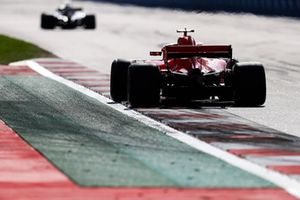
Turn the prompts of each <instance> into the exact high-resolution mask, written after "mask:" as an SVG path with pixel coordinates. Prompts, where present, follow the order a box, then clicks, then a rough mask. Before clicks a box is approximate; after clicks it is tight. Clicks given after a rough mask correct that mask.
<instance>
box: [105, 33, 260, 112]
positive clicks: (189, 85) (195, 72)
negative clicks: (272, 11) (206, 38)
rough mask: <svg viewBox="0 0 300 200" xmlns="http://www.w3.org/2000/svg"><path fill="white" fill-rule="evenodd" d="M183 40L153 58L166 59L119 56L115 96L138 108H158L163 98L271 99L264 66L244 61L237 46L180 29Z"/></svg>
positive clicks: (237, 101) (240, 102) (237, 102)
mask: <svg viewBox="0 0 300 200" xmlns="http://www.w3.org/2000/svg"><path fill="white" fill-rule="evenodd" d="M177 32H178V33H183V36H181V37H179V38H178V41H177V44H170V45H166V46H164V47H163V48H162V50H161V51H158V52H150V55H152V56H161V55H162V59H161V60H134V61H126V60H121V59H117V60H114V61H113V63H112V66H111V85H110V90H111V97H112V99H113V100H114V101H116V102H123V101H128V103H129V104H130V105H131V106H132V107H151V106H157V105H159V104H160V102H161V101H162V100H166V99H176V100H181V101H182V100H184V101H194V100H213V101H221V102H222V101H223V102H224V101H227V102H229V101H230V102H232V103H233V104H235V105H239V106H260V105H262V104H264V102H265V99H266V78H265V70H264V67H263V65H262V64H260V63H257V62H245V63H242V62H238V61H237V60H235V59H233V58H232V48H231V45H203V44H196V42H195V40H194V39H193V38H192V37H191V36H189V35H188V33H189V32H194V30H187V29H184V30H178V31H177Z"/></svg>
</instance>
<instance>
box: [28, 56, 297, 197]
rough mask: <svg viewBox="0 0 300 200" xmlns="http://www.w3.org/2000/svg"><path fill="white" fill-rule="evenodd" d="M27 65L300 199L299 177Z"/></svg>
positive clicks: (35, 66) (31, 64)
mask: <svg viewBox="0 0 300 200" xmlns="http://www.w3.org/2000/svg"><path fill="white" fill-rule="evenodd" d="M27 65H28V66H29V67H30V68H31V69H33V70H35V71H36V72H38V73H39V74H41V75H43V76H45V77H48V78H50V79H52V80H55V81H58V82H60V83H62V84H64V85H66V86H68V87H70V88H72V89H74V90H77V91H79V92H81V93H83V94H85V95H87V96H89V97H92V98H94V99H96V100H98V101H99V102H101V103H104V104H106V105H107V106H109V107H111V108H113V109H115V110H117V111H119V112H121V113H123V114H125V115H127V116H130V117H132V118H134V119H136V120H138V121H140V122H142V123H144V124H146V125H148V126H150V127H153V128H155V129H157V130H159V131H161V132H163V133H165V134H166V135H168V136H170V137H172V138H175V139H176V140H179V141H181V142H183V143H185V144H188V145H189V146H191V147H193V148H195V149H197V150H199V151H202V152H205V153H207V154H209V155H212V156H214V157H217V158H219V159H221V160H223V161H225V162H227V163H229V164H231V165H233V166H236V167H238V168H241V169H243V170H245V171H248V172H250V173H252V174H254V175H257V176H259V177H261V178H263V179H265V180H268V181H270V182H272V183H274V184H275V185H278V186H280V187H282V188H284V189H285V190H286V191H287V192H289V193H290V194H292V195H294V196H296V197H298V198H300V183H299V182H297V181H296V180H293V179H291V178H289V177H288V176H287V175H283V174H280V173H278V172H276V171H272V170H270V169H267V168H265V167H263V166H259V165H257V164H255V163H252V162H250V161H248V160H245V159H242V158H240V157H238V156H235V155H233V154H230V153H228V152H226V151H224V150H221V149H218V148H216V147H214V146H212V145H210V144H208V143H206V142H203V141H201V140H199V139H196V138H194V137H192V136H190V135H187V134H185V133H183V132H180V131H178V130H175V129H173V128H171V127H169V126H166V125H164V124H162V123H160V122H157V121H155V120H153V119H151V118H149V117H146V116H144V115H142V114H141V113H138V112H136V111H134V110H130V109H128V108H127V107H125V106H123V105H121V104H108V102H112V100H111V99H109V98H106V97H104V96H102V95H100V94H98V93H96V92H94V91H92V90H90V89H88V88H85V87H83V86H81V85H78V84H76V83H74V82H72V81H69V80H66V79H64V78H62V77H60V76H58V75H56V74H54V73H52V72H50V71H48V70H47V69H45V68H44V67H42V66H41V65H39V64H38V63H36V62H34V61H27Z"/></svg>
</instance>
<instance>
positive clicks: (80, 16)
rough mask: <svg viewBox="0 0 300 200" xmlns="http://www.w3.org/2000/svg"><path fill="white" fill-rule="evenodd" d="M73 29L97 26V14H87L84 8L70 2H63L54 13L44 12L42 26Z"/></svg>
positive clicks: (44, 27) (45, 27)
mask: <svg viewBox="0 0 300 200" xmlns="http://www.w3.org/2000/svg"><path fill="white" fill-rule="evenodd" d="M57 26H59V27H61V28H63V29H72V28H76V27H78V26H81V27H83V28H85V29H95V28H96V17H95V15H87V14H86V13H84V12H83V10H82V8H74V7H72V6H71V4H70V3H65V4H62V5H61V6H60V7H59V8H58V9H56V11H55V12H54V13H53V14H46V13H42V15H41V27H42V28H43V29H54V28H55V27H57Z"/></svg>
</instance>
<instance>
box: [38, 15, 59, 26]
mask: <svg viewBox="0 0 300 200" xmlns="http://www.w3.org/2000/svg"><path fill="white" fill-rule="evenodd" d="M56 24H57V19H56V18H55V17H54V16H52V15H47V14H42V15H41V28H42V29H54V28H55V26H56Z"/></svg>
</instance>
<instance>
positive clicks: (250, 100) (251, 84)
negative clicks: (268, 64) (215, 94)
mask: <svg viewBox="0 0 300 200" xmlns="http://www.w3.org/2000/svg"><path fill="white" fill-rule="evenodd" d="M233 93H234V101H235V104H236V105H238V106H261V105H263V104H264V103H265V100H266V77H265V70H264V67H263V65H262V64H259V63H237V64H235V65H234V67H233Z"/></svg>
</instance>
